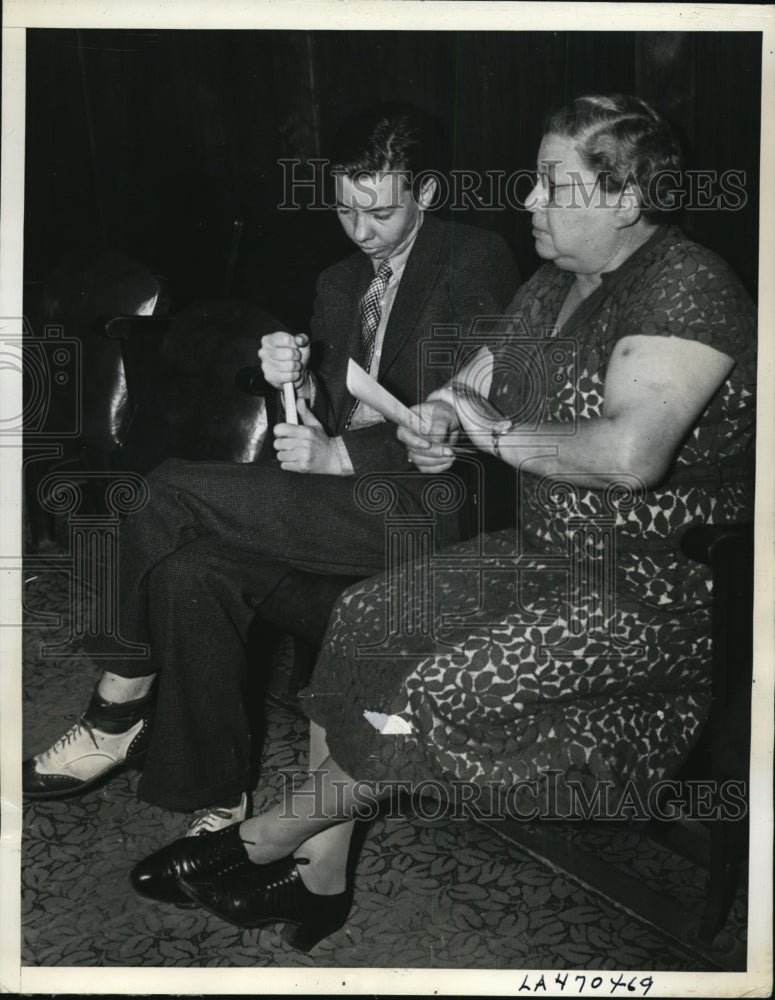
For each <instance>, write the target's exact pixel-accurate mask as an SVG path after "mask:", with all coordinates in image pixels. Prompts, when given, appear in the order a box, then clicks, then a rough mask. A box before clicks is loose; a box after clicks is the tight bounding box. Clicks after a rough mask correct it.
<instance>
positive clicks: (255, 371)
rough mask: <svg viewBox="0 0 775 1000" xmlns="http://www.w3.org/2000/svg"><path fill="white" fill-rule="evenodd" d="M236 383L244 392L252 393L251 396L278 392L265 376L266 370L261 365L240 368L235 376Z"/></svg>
mask: <svg viewBox="0 0 775 1000" xmlns="http://www.w3.org/2000/svg"><path fill="white" fill-rule="evenodd" d="M234 384H235V385H236V386H237V388H238V389H242V391H243V392H248V393H250V395H251V396H269V395H270V394H271V393H273V392H277V390H276V389H275V387H274V386H273V385H270V384H269V383H268V382H267V380H266V379H265V378H264V372H263V370H262V369H261V367H260V366H259V365H251V366H250V367H249V368H240V370H239V371H238V372H237V373H236V375H235V376H234Z"/></svg>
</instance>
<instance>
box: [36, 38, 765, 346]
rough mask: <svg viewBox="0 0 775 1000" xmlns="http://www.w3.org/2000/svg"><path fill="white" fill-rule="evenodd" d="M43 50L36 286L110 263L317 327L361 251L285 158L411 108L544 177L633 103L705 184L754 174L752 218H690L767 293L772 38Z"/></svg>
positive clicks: (521, 230)
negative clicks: (59, 271) (345, 262)
mask: <svg viewBox="0 0 775 1000" xmlns="http://www.w3.org/2000/svg"><path fill="white" fill-rule="evenodd" d="M27 39H28V43H27V44H28V55H27V108H28V115H27V132H26V152H27V167H26V177H27V181H26V192H25V279H26V281H27V282H28V283H29V284H30V286H31V285H33V284H35V283H37V282H40V281H42V280H44V279H45V277H46V275H47V273H48V272H49V271H50V269H51V268H52V267H53V265H54V264H55V263H56V262H57V260H58V259H59V258H60V257H61V256H62V255H63V254H64V253H65V252H67V251H70V250H72V249H75V248H79V247H85V246H104V247H109V248H112V249H117V250H121V251H125V252H127V253H129V254H131V255H133V256H135V257H136V258H137V259H138V260H140V261H142V262H143V263H145V264H146V265H147V266H148V267H150V268H151V269H152V270H153V271H154V273H156V274H159V275H162V276H164V278H165V279H166V284H167V288H168V292H169V297H170V299H171V304H172V308H173V310H174V309H175V308H178V307H180V306H182V305H184V304H186V303H187V302H189V301H191V300H192V299H196V298H201V297H205V296H213V295H215V296H219V295H224V294H226V293H227V292H229V293H230V294H231V295H232V296H234V297H237V298H241V299H245V300H247V301H250V302H255V303H259V304H261V305H263V306H265V307H266V308H268V309H269V310H270V311H272V312H274V313H275V314H276V315H277V316H278V317H280V318H281V319H282V320H283V321H285V322H286V323H288V324H290V325H291V326H294V327H296V328H299V329H303V328H304V327H305V326H306V323H307V321H308V317H309V314H310V309H311V302H312V293H313V288H314V279H315V275H316V274H317V273H318V271H319V270H320V269H321V268H322V267H324V266H326V265H327V264H330V263H333V262H334V261H335V260H337V259H338V258H340V257H341V256H343V255H344V254H346V253H347V252H348V251H349V250H350V249H351V245H350V244H349V243H348V242H347V240H346V238H345V237H344V236H343V234H342V233H341V232H340V230H339V226H338V223H337V222H336V218H335V216H334V213H333V212H328V211H324V212H312V211H304V210H303V211H297V212H293V211H290V212H288V211H285V212H279V211H278V210H277V205H278V203H279V202H280V201H281V198H282V191H281V186H280V180H281V176H282V175H281V171H280V168H279V166H278V163H277V161H278V159H279V158H280V157H301V158H307V157H310V156H324V155H325V150H326V137H327V136H329V135H330V133H331V131H332V130H333V129H334V128H335V127H336V126H337V125H338V124H339V122H340V121H341V120H342V118H344V117H345V116H346V115H347V114H349V113H350V112H352V111H354V110H356V109H358V108H360V107H362V106H363V105H364V104H366V103H370V102H372V101H375V100H408V101H412V102H414V103H416V104H419V105H421V106H423V107H424V108H426V109H427V110H428V111H431V112H433V113H435V114H437V115H438V116H439V117H440V118H441V119H442V120H443V121H444V122H445V124H446V126H447V128H448V129H449V130H450V133H451V135H452V141H453V147H452V148H453V156H454V160H455V164H454V165H455V166H457V167H461V168H467V169H479V170H485V169H488V170H493V169H502V170H505V171H506V173H507V174H510V173H512V172H513V171H515V170H517V169H520V168H523V169H524V168H528V169H529V168H531V167H532V166H533V165H534V162H535V154H536V150H537V146H538V142H539V140H540V135H541V123H542V120H543V118H544V115H545V113H546V111H547V110H548V109H550V108H551V107H552V106H554V105H556V104H557V103H560V102H561V101H563V100H564V99H566V98H568V97H570V96H573V95H575V94H578V93H581V92H584V91H593V90H603V91H613V90H621V91H627V92H634V93H636V94H638V95H640V96H642V97H645V98H646V99H649V100H652V101H653V102H654V103H656V104H657V105H658V106H659V107H660V108H661V109H662V110H663V111H664V112H665V113H666V114H667V115H668V117H670V118H671V119H672V120H673V122H674V124H675V125H676V126H677V127H678V128H679V131H680V132H681V134H682V135H683V138H684V141H685V145H686V149H687V154H688V156H687V159H688V166H690V167H693V168H696V169H701V170H715V171H719V172H721V171H724V170H729V169H735V170H744V171H745V172H746V176H747V182H746V192H747V195H748V203H747V205H746V206H745V208H744V209H742V210H738V211H724V212H719V211H711V212H708V211H705V212H699V211H698V212H690V213H687V215H686V218H685V220H684V228H685V229H687V231H688V232H689V234H690V235H691V236H693V237H694V238H695V239H697V240H698V241H699V242H701V243H704V244H705V245H707V246H710V247H711V248H712V249H714V250H716V251H717V252H719V253H721V254H722V255H723V256H724V257H726V259H727V260H728V261H729V262H730V263H731V264H732V266H733V267H734V268H735V270H736V271H737V273H738V274H739V275H740V277H741V278H742V280H743V282H744V283H745V284H746V286H747V287H748V289H749V290H750V291H751V293H752V294H755V293H756V276H757V269H758V260H757V245H758V180H759V179H758V163H759V128H760V87H761V35H760V34H758V33H674V32H665V33H662V32H659V33H643V32H640V33H634V32H611V33H607V32H512V33H510V32H485V31H478V32H467V33H464V32H455V31H449V32H439V31H432V32H383V31H375V32H357V31H352V32H349V31H344V32H342V31H336V32H329V31H152V30H111V31H102V30H82V31H78V30H71V29H67V30H56V29H55V30H51V29H35V30H29V31H28V32H27ZM235 220H241V222H242V223H243V225H242V228H241V238H240V241H239V245H238V247H235V246H234V243H233V237H234V233H235V226H234V223H235ZM466 221H467V222H473V223H474V224H478V225H482V226H486V227H489V228H492V229H495V230H497V231H499V232H500V233H501V234H502V235H503V236H504V237H505V238H506V239H507V241H508V242H509V244H510V245H511V247H512V249H513V250H514V252H515V254H516V256H517V259H518V262H519V264H520V268H521V270H522V273H523V275H524V276H528V275H529V274H530V273H532V271H534V270H535V268H536V267H537V266H538V263H539V261H538V258H537V257H536V256H535V254H534V252H533V249H532V240H531V238H530V220H529V216H528V213H526V212H517V211H513V210H507V211H505V212H504V211H482V212H479V213H471V212H468V213H466ZM234 249H238V253H237V256H236V261H235V264H234V267H233V270H232V277H233V280H232V281H231V283H230V285H229V286H228V287H227V282H226V277H227V272H228V268H227V261H228V260H229V254H230V250H231V251H233V250H234Z"/></svg>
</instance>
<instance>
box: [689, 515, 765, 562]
mask: <svg viewBox="0 0 775 1000" xmlns="http://www.w3.org/2000/svg"><path fill="white" fill-rule="evenodd" d="M740 543H742V544H743V545H745V546H751V545H752V544H753V524H749V523H744V524H694V525H692V526H691V527H690V528H688V529H687V530H686V531H685V532H684V534H683V536H682V537H681V552H683V554H684V555H685V556H688V558H689V559H694V560H696V561H697V562H701V563H705V565H706V566H712V565H714V563H715V562H716V560H717V559H718V558H719V555H720V554H721V553H722V552H723V551H724V550H727V551H728V549H727V546H729V545H734V544H740Z"/></svg>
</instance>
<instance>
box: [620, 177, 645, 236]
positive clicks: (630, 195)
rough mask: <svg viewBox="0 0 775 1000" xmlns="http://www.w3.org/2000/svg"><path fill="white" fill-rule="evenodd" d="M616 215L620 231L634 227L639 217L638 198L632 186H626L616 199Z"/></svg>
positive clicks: (639, 205) (639, 206)
mask: <svg viewBox="0 0 775 1000" xmlns="http://www.w3.org/2000/svg"><path fill="white" fill-rule="evenodd" d="M615 211H616V215H617V221H618V223H619V226H620V227H621V228H622V229H625V228H627V226H634V225H635V223H636V222H637V221H638V219H639V218H640V215H641V204H640V196H639V194H638V192H637V190H636V189H635V188H634V187H633V185H632V184H627V185H626V186H625V187H623V188H622V190H621V191H620V192H619V194H618V196H617V198H616V208H615Z"/></svg>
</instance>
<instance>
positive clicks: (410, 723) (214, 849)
mask: <svg viewBox="0 0 775 1000" xmlns="http://www.w3.org/2000/svg"><path fill="white" fill-rule="evenodd" d="M680 169H681V161H680V154H679V150H678V146H677V143H676V141H675V139H674V137H673V134H672V132H671V130H670V128H669V126H668V125H667V124H666V122H665V121H664V120H663V119H662V118H661V117H660V116H659V115H658V114H657V113H656V112H654V111H653V109H651V108H650V107H649V106H648V105H647V104H645V103H644V102H642V101H640V100H638V99H636V98H629V97H621V96H614V97H600V96H592V97H585V98H579V99H577V100H575V101H573V102H571V103H570V104H569V105H568V106H566V107H565V108H563V109H562V110H561V111H559V112H557V113H556V114H555V115H554V116H552V118H551V119H550V120H549V122H548V125H547V128H546V131H545V135H544V138H543V141H542V143H541V147H540V149H539V153H538V170H537V180H536V184H535V187H534V188H533V191H532V192H531V195H530V198H529V200H528V203H527V207H528V208H529V209H530V211H531V212H532V215H533V236H534V239H535V245H536V250H537V252H538V254H539V256H540V257H542V258H543V259H544V260H545V261H546V264H545V265H544V266H543V267H542V268H540V269H539V271H538V272H537V273H536V274H535V275H534V277H533V278H532V279H531V280H530V281H528V282H527V283H526V284H525V285H524V286H523V287H522V288H521V289H520V291H519V293H518V294H517V296H516V298H515V299H514V301H513V303H512V304H511V307H510V309H509V310H508V312H509V320H508V323H506V324H505V328H504V329H503V330H502V331H501V336H500V337H499V338H498V341H497V343H493V344H492V345H490V346H489V347H485V348H482V350H481V351H480V352H479V353H478V354H477V355H476V357H475V358H474V359H473V360H472V361H471V362H469V364H468V365H467V366H466V367H465V368H464V369H463V370H462V371H460V372H458V373H457V375H456V376H455V378H454V379H453V380H452V381H451V382H450V383H449V384H448V385H447V386H446V387H445V388H443V389H442V390H440V391H439V392H436V393H434V394H432V396H431V397H429V399H428V400H427V401H426V403H424V404H423V406H422V407H421V408H420V412H421V414H422V416H423V418H424V420H425V427H426V433H425V434H424V435H423V436H420V435H417V434H415V433H413V432H410V431H408V430H403V429H402V430H400V431H399V437H400V438H401V439H402V440H403V441H404V443H405V444H406V446H407V448H408V451H409V457H410V460H411V461H413V462H414V463H415V465H416V466H417V468H418V470H420V471H421V472H436V473H438V472H442V471H444V470H446V469H449V468H450V467H451V466H452V464H453V463H454V461H455V459H456V457H457V456H458V455H459V454H460V452H461V450H465V447H470V445H474V446H475V447H476V448H478V449H480V450H482V451H484V452H489V453H491V454H494V455H496V456H497V457H499V458H501V459H502V460H503V461H504V462H506V463H508V464H509V465H511V466H513V468H514V469H515V475H516V482H517V498H518V499H517V527H516V528H514V529H509V530H504V531H500V532H497V533H495V534H490V535H487V536H480V537H479V538H476V539H474V540H473V541H470V542H468V543H465V544H463V545H461V546H456V547H453V548H451V549H448V550H446V551H444V552H442V553H440V554H437V555H435V556H434V557H433V558H432V559H431V560H430V562H427V561H426V563H425V564H423V565H422V566H421V567H419V568H418V566H417V565H410V566H408V567H404V568H403V569H396V570H390V571H389V572H388V573H387V575H386V576H380V577H376V578H373V579H371V580H367V581H365V582H364V583H361V584H358V585H356V586H355V587H353V588H351V589H349V590H348V591H346V592H345V593H344V594H343V595H342V597H341V598H340V600H339V603H338V605H337V607H336V609H335V611H334V614H333V616H332V619H331V622H330V625H329V630H328V634H327V637H326V641H325V643H324V647H323V650H322V652H321V656H320V658H319V661H318V664H317V667H316V671H315V676H314V680H313V683H312V686H311V688H310V689H309V691H308V692H307V696H306V698H305V706H306V708H307V711H308V713H309V715H310V717H311V718H312V720H313V722H314V723H315V726H313V729H315V728H316V729H317V733H318V734H319V735H320V736H321V737H323V738H324V742H322V743H321V745H322V746H324V747H325V746H326V745H327V750H325V749H324V750H323V751H322V752H321V751H317V752H316V751H313V754H312V756H311V761H312V764H317V763H318V762H320V772H321V773H320V774H318V775H317V777H315V776H311V777H310V778H309V779H308V780H307V783H306V786H302V787H301V789H300V792H302V793H303V792H304V791H310V790H312V789H313V787H315V785H316V784H317V795H316V796H313V795H306V796H305V795H303V794H300V795H299V796H298V797H297V798H296V799H295V802H294V804H295V807H296V815H295V817H294V818H293V819H289V818H288V817H287V815H283V814H284V806H283V805H281V806H278V807H276V808H275V809H272V810H270V811H268V812H266V813H264V814H262V815H260V816H257V817H255V818H253V819H251V820H247V821H245V822H244V823H242V824H241V825H240V826H239V827H234V828H228V829H227V830H226V831H224V832H223V833H222V834H218V835H217V837H214V838H205V840H204V843H197V844H187V843H186V842H185V841H178V842H176V843H175V844H172V845H170V846H169V847H167V848H163V849H162V850H161V851H159V852H156V854H155V855H152V856H151V857H150V858H148V859H146V860H145V861H144V862H142V863H141V865H139V866H138V867H137V868H136V869H135V873H134V874H133V881H134V883H135V886H136V888H137V889H138V890H139V891H141V892H144V893H145V894H147V895H152V896H155V897H156V898H164V899H174V898H181V899H182V898H188V899H193V900H194V901H195V902H198V903H199V904H201V905H203V906H205V907H206V908H208V909H209V910H211V911H212V912H214V913H217V914H219V915H221V916H223V917H224V918H225V919H227V920H230V921H231V922H233V923H237V924H240V925H242V926H258V925H260V924H264V923H269V922H272V921H285V922H287V923H289V924H292V925H294V926H295V930H293V935H292V938H291V940H292V941H293V943H294V944H296V945H297V946H299V947H311V945H312V944H314V943H315V942H316V941H317V940H319V939H320V938H321V937H323V936H325V935H326V934H328V933H330V932H331V931H332V930H334V929H336V928H337V927H339V926H341V925H342V923H344V921H345V920H346V917H347V913H348V912H349V907H350V902H351V898H352V891H351V886H350V882H349V881H348V878H347V858H348V849H349V845H350V837H351V832H352V822H350V821H348V820H349V817H351V816H352V815H354V813H355V810H356V807H357V805H358V804H359V801H360V803H361V804H362V803H363V801H364V787H368V788H369V789H370V791H371V795H372V797H373V799H378V798H379V797H380V795H383V794H385V793H386V791H389V790H390V788H391V787H395V786H394V785H393V784H391V783H394V782H396V781H399V782H401V783H403V784H407V783H408V784H409V785H410V786H412V787H415V788H416V787H417V786H418V785H419V784H421V783H425V784H426V786H427V784H428V783H433V785H434V787H436V788H437V789H442V790H445V789H447V790H449V791H450V794H454V790H455V788H456V787H457V788H459V787H460V786H461V785H463V784H466V785H469V786H471V788H473V789H474V790H475V791H477V790H479V791H483V790H485V789H486V790H487V791H488V793H489V794H492V791H493V789H494V790H495V791H496V793H497V795H498V796H500V799H501V803H503V802H504V801H505V802H506V803H508V805H509V807H510V808H511V809H514V810H517V811H518V814H519V815H541V814H542V810H543V809H544V808H545V807H546V805H547V803H550V804H551V808H552V809H553V810H555V811H556V810H559V811H560V813H561V814H563V815H572V814H574V812H575V811H577V807H578V805H579V803H580V802H581V803H582V804H583V803H584V802H587V803H588V802H590V801H591V800H593V797H594V796H595V795H596V794H598V793H599V791H600V789H603V790H604V791H605V795H606V796H607V797H609V799H610V796H613V798H614V801H615V800H616V796H617V795H620V796H621V795H622V794H623V793H624V792H625V791H626V790H627V789H630V790H634V792H635V793H636V794H637V795H639V796H641V798H642V799H643V800H644V801H646V800H647V799H648V796H649V793H650V791H651V790H652V789H653V788H654V787H655V785H656V783H657V782H659V781H660V780H661V779H663V778H664V777H666V776H668V775H669V774H671V773H672V772H673V771H675V769H676V768H677V767H678V765H679V764H680V763H681V761H682V760H683V759H684V758H685V757H686V755H687V753H688V751H689V750H690V748H691V746H692V744H693V743H694V741H695V740H696V739H697V736H698V733H699V730H700V728H701V725H702V723H703V721H704V719H705V717H706V716H707V712H708V707H709V684H710V676H709V662H710V657H709V651H710V618H709V615H710V596H711V594H710V588H711V582H710V577H709V572H708V570H707V569H706V568H705V567H702V566H699V565H696V564H694V563H690V562H689V561H688V560H687V559H686V558H685V557H684V556H682V555H681V553H680V548H679V542H680V535H681V533H682V532H683V531H684V530H685V529H686V527H688V526H689V525H691V524H693V523H697V522H711V523H724V522H728V521H735V520H741V519H745V518H750V516H751V512H752V481H753V430H754V398H755V396H754V392H755V374H756V373H755V337H756V326H755V316H754V309H753V305H752V303H751V302H750V300H749V298H748V296H747V295H746V293H745V292H744V290H743V289H742V287H741V286H740V284H739V282H738V281H737V279H736V278H735V276H734V275H733V274H732V272H731V271H730V269H729V268H728V267H727V265H726V264H725V263H724V262H723V261H722V260H721V259H720V258H718V257H717V256H715V255H714V254H712V253H710V252H709V251H707V250H705V249H703V248H702V247H700V246H698V245H697V244H694V243H692V242H690V241H689V240H687V239H686V238H685V237H684V236H683V235H682V234H681V232H680V231H679V230H678V229H677V228H675V227H674V226H672V225H670V224H669V223H667V222H666V221H665V213H664V211H663V210H664V209H667V208H669V207H670V199H671V193H672V194H674V190H673V189H674V187H675V179H676V176H677V174H678V172H679V171H680ZM462 442H466V446H465V447H464V448H463V449H461V443H462ZM418 574H419V575H418ZM417 579H422V580H425V581H426V586H425V587H424V588H423V587H419V588H414V589H413V588H412V586H411V585H410V584H411V581H413V580H417ZM429 588H430V589H429ZM407 595H410V596H409V597H407ZM324 758H325V759H324ZM364 782H368V783H370V784H369V785H368V786H364V784H363V783H364ZM474 797H475V796H474ZM469 801H470V794H469ZM321 806H322V808H321Z"/></svg>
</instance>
